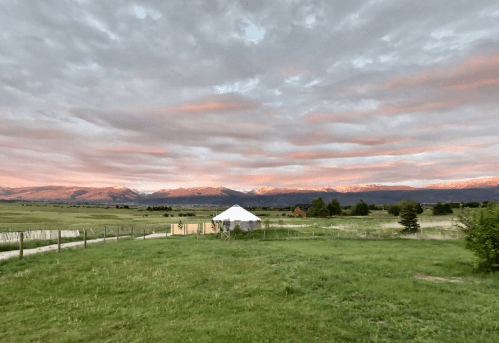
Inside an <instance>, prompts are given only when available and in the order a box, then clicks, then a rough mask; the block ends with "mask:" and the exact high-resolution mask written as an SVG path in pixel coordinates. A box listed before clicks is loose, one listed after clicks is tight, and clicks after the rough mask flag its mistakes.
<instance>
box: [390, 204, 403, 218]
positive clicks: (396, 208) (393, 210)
mask: <svg viewBox="0 0 499 343" xmlns="http://www.w3.org/2000/svg"><path fill="white" fill-rule="evenodd" d="M388 213H390V214H392V215H394V216H395V217H397V216H398V215H399V214H400V206H398V205H388Z"/></svg>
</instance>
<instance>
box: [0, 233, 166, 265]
mask: <svg viewBox="0 0 499 343" xmlns="http://www.w3.org/2000/svg"><path fill="white" fill-rule="evenodd" d="M167 235H168V236H170V234H167ZM121 237H130V236H120V238H121ZM156 237H165V234H164V233H153V234H150V235H146V238H156ZM135 239H144V236H142V237H137V238H135ZM106 240H108V241H115V240H116V237H108V238H106ZM102 241H104V238H96V239H90V240H87V244H91V243H97V242H102ZM80 245H83V241H81V242H70V243H62V244H61V249H65V248H72V247H77V246H80ZM50 250H57V244H52V245H46V246H44V247H38V248H33V249H24V250H23V256H27V255H31V254H37V253H40V252H44V251H50ZM12 257H19V250H11V251H2V252H0V260H6V259H8V258H12Z"/></svg>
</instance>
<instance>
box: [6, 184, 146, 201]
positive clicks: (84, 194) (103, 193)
mask: <svg viewBox="0 0 499 343" xmlns="http://www.w3.org/2000/svg"><path fill="white" fill-rule="evenodd" d="M138 197H139V195H138V194H137V193H136V192H134V191H132V190H130V189H128V188H124V187H103V188H97V187H62V186H45V187H15V188H12V187H0V199H4V200H31V201H40V200H53V201H68V202H133V201H137V200H138Z"/></svg>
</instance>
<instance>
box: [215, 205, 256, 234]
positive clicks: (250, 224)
mask: <svg viewBox="0 0 499 343" xmlns="http://www.w3.org/2000/svg"><path fill="white" fill-rule="evenodd" d="M213 220H214V221H215V222H217V221H219V220H220V221H224V220H229V221H230V227H229V230H232V229H233V228H234V226H236V224H239V225H241V229H242V230H243V231H248V230H255V229H256V228H257V227H258V226H260V225H259V224H260V221H261V219H260V218H258V217H257V216H255V215H254V214H253V213H251V212H248V211H246V210H245V209H244V208H242V207H241V206H239V205H234V206H232V207H231V208H229V209H227V210H226V211H224V212H222V213H220V214H219V215H218V216H215V217H214V218H213Z"/></svg>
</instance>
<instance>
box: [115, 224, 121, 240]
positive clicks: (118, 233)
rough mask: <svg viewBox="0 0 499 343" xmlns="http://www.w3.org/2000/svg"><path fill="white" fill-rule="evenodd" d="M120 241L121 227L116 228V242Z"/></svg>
mask: <svg viewBox="0 0 499 343" xmlns="http://www.w3.org/2000/svg"><path fill="white" fill-rule="evenodd" d="M119 241H120V227H119V226H118V228H116V242H119Z"/></svg>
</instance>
